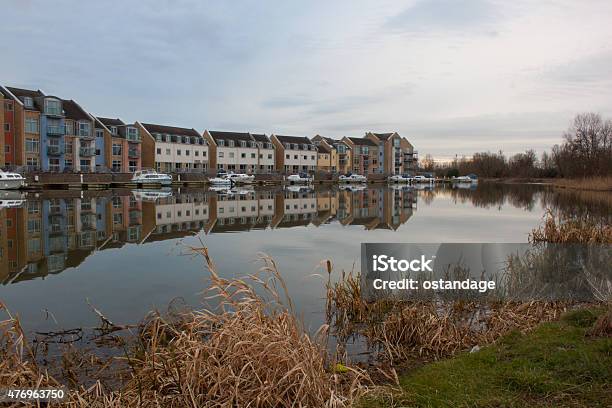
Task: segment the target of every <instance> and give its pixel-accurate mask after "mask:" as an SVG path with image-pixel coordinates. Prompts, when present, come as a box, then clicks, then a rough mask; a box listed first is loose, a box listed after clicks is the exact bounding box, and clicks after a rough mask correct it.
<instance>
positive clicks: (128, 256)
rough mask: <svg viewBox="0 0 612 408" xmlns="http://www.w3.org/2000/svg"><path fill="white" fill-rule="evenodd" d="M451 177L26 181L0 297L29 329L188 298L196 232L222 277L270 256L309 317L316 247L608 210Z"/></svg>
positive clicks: (495, 233) (484, 235)
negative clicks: (159, 187) (227, 184)
mask: <svg viewBox="0 0 612 408" xmlns="http://www.w3.org/2000/svg"><path fill="white" fill-rule="evenodd" d="M455 187H457V186H455ZM458 187H460V188H453V187H451V186H437V187H434V188H432V187H429V186H427V187H420V188H414V189H413V188H408V187H397V188H389V187H383V186H380V187H353V188H350V187H348V188H340V187H338V186H333V187H332V186H328V187H319V186H317V187H316V188H315V189H309V188H298V187H289V188H286V189H283V188H282V187H275V188H261V189H260V188H256V189H246V188H238V189H236V190H234V191H232V192H227V191H211V190H199V189H198V190H190V189H181V190H174V191H160V192H148V191H130V190H113V191H42V192H38V193H32V192H29V193H27V195H25V196H23V197H17V198H18V200H15V201H12V202H9V201H6V200H5V201H3V202H2V203H3V205H4V206H3V207H2V209H1V210H0V216H1V218H2V220H3V222H2V223H1V229H0V234H1V239H0V250H1V252H0V256H1V258H0V283H1V284H0V301H1V302H3V303H5V304H6V305H7V307H8V308H9V310H11V312H12V313H14V314H18V315H19V317H20V319H21V322H22V324H23V325H24V327H25V328H26V329H27V330H28V331H49V330H57V329H58V328H62V329H67V328H73V327H93V326H97V325H98V323H99V319H98V317H97V315H96V314H95V313H94V312H93V311H92V309H91V307H90V306H89V304H91V305H94V306H95V307H96V308H97V309H99V310H100V311H102V312H103V313H104V314H105V315H106V316H107V317H108V318H110V319H111V320H112V321H113V322H114V323H117V324H127V323H137V322H138V321H140V320H141V319H142V318H143V317H144V316H145V314H146V313H147V312H149V311H150V310H153V309H159V310H162V311H163V310H166V309H167V308H168V305H170V304H171V303H173V302H177V301H178V300H180V302H181V303H183V302H184V303H187V304H188V305H191V306H194V307H197V306H198V305H201V302H202V293H201V292H202V290H203V289H204V288H205V287H206V285H207V284H206V277H207V271H206V269H205V267H204V262H203V259H202V258H201V257H200V256H195V255H194V254H193V253H192V251H191V250H190V247H199V246H201V245H202V244H204V245H206V246H207V247H208V248H209V251H210V254H211V256H212V258H213V260H214V262H215V264H216V265H217V268H218V270H219V272H220V274H221V275H223V276H226V277H230V276H235V277H240V276H243V275H245V274H247V273H251V272H254V271H256V269H257V268H258V267H259V264H258V263H257V254H258V253H266V254H268V255H270V256H271V257H273V258H274V260H275V261H276V262H277V264H278V266H279V269H280V271H281V273H282V275H283V276H284V278H285V280H286V282H287V285H288V287H289V291H290V294H291V296H292V298H293V300H294V302H295V304H296V305H297V307H298V310H299V312H300V313H301V314H302V316H303V318H304V321H305V322H306V324H307V325H308V326H309V327H310V328H311V329H313V328H316V327H318V326H319V325H320V323H321V322H322V321H323V317H324V316H323V313H324V301H323V298H324V284H325V278H322V277H321V275H319V274H322V275H326V273H325V272H324V270H323V269H321V268H320V267H319V265H320V262H321V260H323V259H331V260H332V262H333V265H334V274H339V273H340V272H341V271H342V270H346V271H349V270H352V269H355V270H358V269H359V256H360V244H361V243H362V242H396V243H402V242H415V243H427V242H433V243H435V242H526V241H527V240H528V234H529V233H530V232H531V230H532V229H533V228H534V227H536V226H537V225H538V224H540V222H541V221H542V219H543V216H544V215H545V211H546V208H551V209H555V210H562V211H568V212H580V211H581V212H589V213H590V214H593V215H596V216H602V217H609V216H610V213H611V212H610V207H609V202H610V200H609V199H606V200H598V201H597V202H596V203H595V202H594V201H589V200H582V199H581V198H580V195H579V194H570V193H562V192H556V191H553V190H552V189H551V188H549V187H547V186H543V185H505V184H492V183H480V184H479V185H478V186H470V185H467V186H458ZM607 198H609V196H607ZM177 299H178V300H177Z"/></svg>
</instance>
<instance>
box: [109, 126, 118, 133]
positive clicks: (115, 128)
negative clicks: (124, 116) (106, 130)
mask: <svg viewBox="0 0 612 408" xmlns="http://www.w3.org/2000/svg"><path fill="white" fill-rule="evenodd" d="M110 131H111V133H112V134H113V135H117V126H111V127H110Z"/></svg>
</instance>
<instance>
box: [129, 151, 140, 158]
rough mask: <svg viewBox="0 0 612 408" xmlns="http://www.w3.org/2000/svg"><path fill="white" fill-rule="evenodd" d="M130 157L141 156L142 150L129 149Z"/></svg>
mask: <svg viewBox="0 0 612 408" xmlns="http://www.w3.org/2000/svg"><path fill="white" fill-rule="evenodd" d="M128 157H132V158H138V157H140V152H139V151H138V150H136V149H129V150H128Z"/></svg>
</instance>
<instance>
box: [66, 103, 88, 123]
mask: <svg viewBox="0 0 612 408" xmlns="http://www.w3.org/2000/svg"><path fill="white" fill-rule="evenodd" d="M62 109H63V110H64V116H66V118H68V119H73V120H91V118H90V117H89V115H88V114H87V112H85V111H84V110H83V108H81V107H80V106H79V104H78V103H76V102H75V101H73V100H72V99H70V100H62Z"/></svg>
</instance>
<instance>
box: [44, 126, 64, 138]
mask: <svg viewBox="0 0 612 408" xmlns="http://www.w3.org/2000/svg"><path fill="white" fill-rule="evenodd" d="M64 133H65V128H64V126H47V135H48V136H64Z"/></svg>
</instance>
